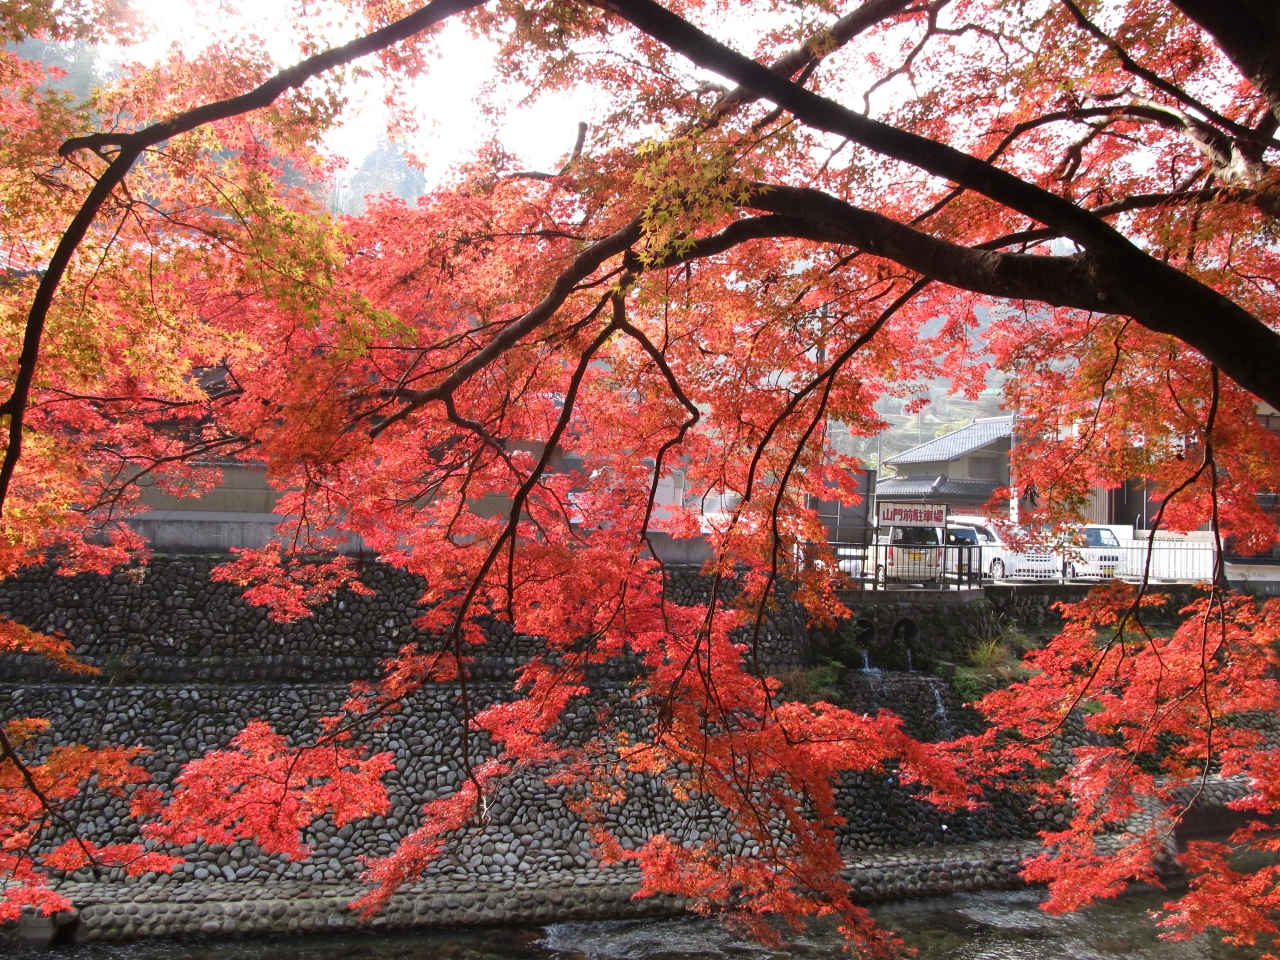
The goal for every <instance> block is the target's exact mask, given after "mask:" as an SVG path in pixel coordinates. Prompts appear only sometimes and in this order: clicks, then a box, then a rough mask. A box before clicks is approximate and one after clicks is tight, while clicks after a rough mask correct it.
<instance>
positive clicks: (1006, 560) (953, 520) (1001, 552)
mask: <svg viewBox="0 0 1280 960" xmlns="http://www.w3.org/2000/svg"><path fill="white" fill-rule="evenodd" d="M947 526H948V527H954V528H957V529H958V528H960V527H968V528H971V529H972V530H973V531H974V534H975V535H976V536H977V540H978V545H979V546H980V547H981V548H982V573H983V575H984V576H986V577H990V578H991V579H993V580H1005V579H1013V580H1056V579H1057V578H1058V576H1059V575H1060V572H1061V570H1062V567H1061V566H1060V564H1059V562H1058V558H1057V557H1055V556H1054V555H1053V552H1052V551H1051V550H1031V551H1026V552H1023V551H1020V550H1015V549H1014V548H1013V547H1011V546H1010V545H1009V544H1007V543H1006V542H1005V541H1004V538H1003V537H1001V536H1000V532H999V531H998V530H997V529H996V528H995V527H994V526H993V525H992V524H991V521H990V520H988V519H987V518H986V517H980V516H977V515H963V514H957V515H955V516H952V517H949V518H948V521H947Z"/></svg>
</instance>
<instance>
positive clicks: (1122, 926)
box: [3, 890, 1261, 960]
mask: <svg viewBox="0 0 1280 960" xmlns="http://www.w3.org/2000/svg"><path fill="white" fill-rule="evenodd" d="M1042 896H1043V892H1042V891H1038V890H1023V891H1017V892H1013V893H1010V892H1000V893H995V892H991V893H976V894H964V895H960V896H954V897H947V898H942V899H934V900H917V901H911V902H904V903H892V904H885V905H882V906H879V907H876V908H875V909H874V911H873V912H874V914H875V916H876V918H877V919H878V920H879V921H880V922H881V923H882V924H884V925H886V926H888V927H890V928H892V929H894V930H896V931H897V932H898V933H899V934H900V935H901V936H902V938H903V939H904V940H905V941H906V942H907V943H908V944H909V945H910V946H912V947H915V948H916V949H917V950H918V951H919V953H918V957H920V958H921V960H1106V958H1117V960H1119V958H1131V960H1228V958H1230V960H1252V958H1254V957H1257V956H1258V955H1259V954H1260V953H1261V951H1260V950H1259V951H1255V950H1246V949H1241V948H1235V947H1228V946H1226V945H1225V944H1223V943H1221V942H1219V941H1217V940H1215V939H1212V938H1208V937H1200V938H1197V939H1196V940H1193V941H1190V942H1180V943H1172V942H1168V941H1162V940H1160V939H1159V937H1158V935H1157V931H1156V929H1155V927H1154V926H1153V924H1152V921H1151V919H1150V917H1149V915H1148V911H1151V910H1155V909H1158V908H1159V907H1160V905H1161V903H1163V902H1164V901H1165V900H1166V899H1168V897H1169V895H1168V894H1162V893H1152V892H1147V893H1136V894H1131V895H1129V896H1127V897H1124V898H1122V899H1120V900H1115V901H1110V902H1108V903H1105V904H1102V905H1100V906H1097V907H1094V908H1092V909H1090V910H1087V911H1082V912H1081V913H1078V914H1073V915H1069V916H1065V917H1052V916H1049V915H1048V914H1046V913H1044V912H1043V911H1041V910H1040V909H1039V902H1040V899H1041V897H1042ZM3 955H4V956H5V957H15V958H22V960H35V958H37V957H40V958H46V960H53V958H59V960H827V958H832V960H834V958H837V957H848V956H849V954H847V953H845V952H844V950H843V948H842V945H841V943H840V941H839V939H838V937H836V936H835V935H834V933H832V932H830V931H811V932H809V933H807V934H805V935H804V936H802V937H799V938H798V939H796V940H794V941H793V942H792V943H791V944H789V945H788V946H787V947H784V948H773V949H771V948H766V947H762V946H760V945H758V944H756V943H753V942H751V941H749V940H747V939H745V938H744V937H742V936H740V935H737V934H735V933H734V932H733V931H731V930H729V929H728V928H726V927H725V926H724V925H722V924H720V923H718V922H716V921H713V920H702V919H696V918H687V917H682V918H676V919H671V920H634V921H626V920H619V921H592V922H582V923H557V924H552V925H550V926H547V927H504V928H487V929H465V930H437V931H421V932H414V931H401V932H392V933H372V932H371V933H358V934H336V935H317V936H307V937H268V938H263V939H257V940H223V941H151V942H145V943H133V944H110V945H108V944H102V945H93V944H90V945H84V946H75V947H62V948H53V949H46V950H34V949H29V950H19V951H8V952H4V953H3Z"/></svg>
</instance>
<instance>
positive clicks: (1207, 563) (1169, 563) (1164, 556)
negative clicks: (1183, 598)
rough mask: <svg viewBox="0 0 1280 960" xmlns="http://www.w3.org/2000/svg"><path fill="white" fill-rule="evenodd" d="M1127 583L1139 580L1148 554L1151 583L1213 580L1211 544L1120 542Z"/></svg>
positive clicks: (1145, 565)
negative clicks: (1159, 581)
mask: <svg viewBox="0 0 1280 960" xmlns="http://www.w3.org/2000/svg"><path fill="white" fill-rule="evenodd" d="M1120 547H1121V549H1122V550H1123V551H1124V555H1125V573H1124V578H1125V579H1126V580H1141V579H1142V575H1143V571H1144V570H1145V569H1146V567H1147V554H1148V551H1149V552H1150V554H1151V569H1150V573H1149V576H1150V578H1151V579H1152V580H1180V581H1183V582H1195V581H1200V580H1212V579H1213V557H1214V545H1213V543H1212V542H1210V541H1208V540H1155V541H1151V540H1147V539H1145V538H1144V539H1142V540H1121V541H1120Z"/></svg>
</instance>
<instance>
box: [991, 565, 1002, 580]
mask: <svg viewBox="0 0 1280 960" xmlns="http://www.w3.org/2000/svg"><path fill="white" fill-rule="evenodd" d="M991 579H992V580H1003V579H1004V561H1003V560H992V561H991Z"/></svg>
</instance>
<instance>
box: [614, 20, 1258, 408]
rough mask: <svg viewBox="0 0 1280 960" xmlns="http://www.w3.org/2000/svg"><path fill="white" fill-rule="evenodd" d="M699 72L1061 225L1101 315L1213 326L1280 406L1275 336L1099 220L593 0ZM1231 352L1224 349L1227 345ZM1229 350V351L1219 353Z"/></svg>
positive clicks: (1188, 328)
mask: <svg viewBox="0 0 1280 960" xmlns="http://www.w3.org/2000/svg"><path fill="white" fill-rule="evenodd" d="M594 2H596V3H598V4H599V5H600V6H602V7H604V8H606V9H609V10H612V11H614V12H616V13H618V14H619V15H620V16H622V17H623V18H624V19H626V20H627V21H628V22H630V23H631V24H632V25H634V26H635V27H636V28H637V29H639V30H641V31H643V32H644V33H646V34H648V35H649V36H651V37H653V38H654V39H655V40H658V41H659V42H661V43H664V44H666V45H667V46H668V47H670V48H671V49H672V50H674V51H676V52H677V53H680V54H682V55H684V56H686V57H688V58H689V59H690V60H691V61H693V62H694V63H696V64H697V65H698V66H700V67H703V68H704V69H708V70H713V71H715V72H716V73H718V74H720V75H721V76H725V77H729V78H730V79H732V80H734V81H735V82H737V83H740V84H742V85H743V86H746V87H748V88H750V89H752V90H755V91H756V92H757V93H758V94H759V95H760V96H761V97H764V98H766V99H769V100H772V101H773V102H774V103H776V104H778V105H779V106H782V107H785V108H786V109H787V110H789V111H790V112H791V113H792V115H793V116H795V117H796V118H797V119H799V120H800V121H802V122H803V123H805V124H807V125H809V126H810V127H813V128H814V129H818V130H823V131H826V132H828V133H832V134H836V135H837V136H843V137H848V138H849V139H850V140H852V141H854V142H855V143H859V144H861V145H862V146H864V147H867V148H869V149H871V150H874V151H876V152H877V153H880V154H883V155H884V156H887V157H891V158H893V159H895V160H899V161H901V162H903V163H906V164H909V165H911V166H913V167H917V168H919V169H921V170H924V171H926V172H928V173H931V174H933V175H934V176H936V177H941V178H943V179H945V180H950V181H952V182H954V183H957V184H960V185H961V186H964V187H966V188H969V189H972V190H975V191H976V192H978V193H981V194H982V195H983V196H986V197H988V198H990V199H992V200H994V201H996V202H997V203H1000V204H1003V205H1005V206H1007V207H1009V208H1011V209H1013V210H1016V211H1018V212H1019V213H1022V214H1024V215H1025V216H1027V217H1030V218H1031V219H1032V220H1035V221H1036V222H1038V223H1042V224H1044V225H1045V226H1047V227H1052V228H1054V229H1056V230H1058V231H1060V232H1061V234H1062V235H1063V236H1064V237H1067V238H1069V239H1071V240H1073V241H1075V243H1076V244H1078V245H1079V246H1080V247H1082V248H1083V249H1084V250H1085V251H1086V252H1087V253H1089V254H1090V260H1089V269H1090V271H1091V272H1094V273H1095V274H1096V275H1097V279H1098V280H1101V279H1102V278H1103V275H1105V276H1106V282H1104V283H1100V284H1099V289H1107V290H1112V289H1116V288H1123V289H1124V290H1125V296H1124V297H1122V298H1120V299H1119V300H1118V301H1116V302H1112V301H1110V300H1109V301H1108V303H1107V305H1106V306H1105V307H1103V308H1102V309H1104V310H1105V311H1106V312H1123V313H1129V314H1130V315H1131V316H1133V317H1134V319H1136V320H1138V321H1139V322H1140V323H1142V324H1143V325H1144V326H1147V327H1149V328H1150V329H1152V330H1155V331H1157V332H1160V333H1167V334H1170V335H1172V336H1175V337H1178V338H1179V339H1182V340H1184V341H1186V342H1187V343H1192V344H1193V345H1194V344H1195V343H1196V342H1203V341H1204V340H1205V339H1206V338H1205V331H1206V330H1210V329H1212V330H1214V331H1215V334H1216V336H1217V338H1220V340H1219V342H1218V345H1219V347H1220V349H1217V350H1215V351H1214V353H1215V355H1216V356H1217V357H1218V358H1219V359H1218V360H1217V362H1218V364H1219V366H1220V367H1221V368H1222V370H1223V371H1224V372H1225V373H1227V374H1228V375H1229V376H1231V377H1232V378H1233V379H1234V380H1235V381H1236V382H1237V383H1239V384H1240V385H1241V386H1243V387H1245V388H1246V389H1248V390H1251V391H1252V392H1253V393H1255V394H1256V395H1257V396H1259V397H1260V398H1262V399H1264V400H1266V401H1267V402H1269V403H1271V404H1273V405H1278V406H1280V335H1277V334H1276V333H1275V332H1274V331H1272V330H1271V329H1270V328H1269V327H1267V326H1266V325H1265V324H1263V323H1262V322H1261V321H1259V320H1258V319H1257V318H1256V317H1254V316H1253V315H1252V314H1250V313H1249V312H1248V311H1246V310H1244V309H1243V308H1242V307H1240V306H1239V305H1237V304H1235V303H1233V302H1232V301H1231V300H1229V299H1228V298H1227V297H1224V296H1223V295H1222V294H1220V293H1218V292H1217V291H1216V290H1213V289H1211V288H1210V287H1207V286H1205V285H1204V284H1202V283H1200V282H1199V281H1197V280H1195V279H1193V278H1191V277H1189V276H1187V275H1186V274H1184V273H1182V272H1180V271H1179V270H1177V269H1175V268H1174V267H1171V266H1169V265H1168V264H1166V263H1163V262H1161V261H1159V260H1157V259H1155V258H1154V257H1152V256H1150V255H1149V254H1147V253H1145V252H1144V251H1142V250H1140V249H1139V248H1138V247H1136V246H1134V245H1133V244H1132V243H1131V242H1130V241H1129V240H1128V239H1126V238H1125V237H1124V236H1123V235H1122V234H1120V233H1119V232H1118V231H1117V230H1115V229H1114V228H1112V227H1111V226H1110V225H1109V224H1107V223H1106V222H1105V221H1104V220H1102V219H1101V218H1099V217H1096V216H1094V215H1093V214H1092V213H1090V212H1089V211H1087V210H1084V209H1083V208H1081V207H1078V206H1076V205H1075V204H1073V203H1071V202H1070V201H1069V200H1066V199H1064V198H1062V197H1059V196H1056V195H1055V194H1052V193H1050V192H1049V191H1047V190H1043V189H1041V188H1040V187H1037V186H1036V185H1034V184H1032V183H1028V182H1026V181H1024V180H1021V179H1019V178H1018V177H1016V176H1014V175H1013V174H1011V173H1008V172H1006V171H1004V170H1000V169H998V168H996V167H994V166H992V165H990V164H988V163H985V162H984V161H982V160H979V159H978V158H976V157H972V156H969V155H968V154H965V153H963V152H961V151H959V150H956V149H955V148H953V147H950V146H948V145H946V144H943V143H938V142H936V141H933V140H930V139H928V138H927V137H922V136H919V135H917V134H913V133H910V132H908V131H905V130H900V129H898V128H896V127H893V126H891V125H889V124H886V123H881V122H879V121H877V120H873V119H871V118H870V117H864V116H862V115H860V114H858V113H855V112H853V111H852V110H849V109H847V108H845V107H842V106H840V105H839V104H837V103H835V102H834V101H831V100H828V99H827V98H825V97H821V96H819V95H818V94H815V93H812V92H811V91H809V90H807V89H805V88H803V87H800V86H797V85H796V84H794V83H791V82H790V81H788V80H786V79H785V78H783V77H779V76H778V75H777V74H775V73H774V72H773V71H771V70H769V69H768V68H767V67H765V66H763V65H761V64H759V63H756V62H755V61H754V60H751V59H750V58H749V57H745V56H743V55H742V54H739V53H737V52H736V51H734V50H732V49H730V48H729V47H727V46H725V45H724V44H722V43H720V42H719V41H717V40H715V39H714V38H712V37H710V36H708V35H707V34H706V33H703V32H702V31H701V30H699V29H698V28H696V27H695V26H693V25H692V24H690V23H688V22H687V21H685V20H683V19H682V18H680V17H679V16H677V15H675V14H673V13H672V12H671V11H669V10H667V9H665V8H664V7H662V6H661V5H660V4H658V3H656V2H654V0H594ZM1227 341H1229V342H1230V344H1231V348H1230V350H1229V351H1228V350H1226V349H1222V348H1225V346H1226V342H1227ZM1227 353H1229V354H1230V356H1224V354H1227Z"/></svg>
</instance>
